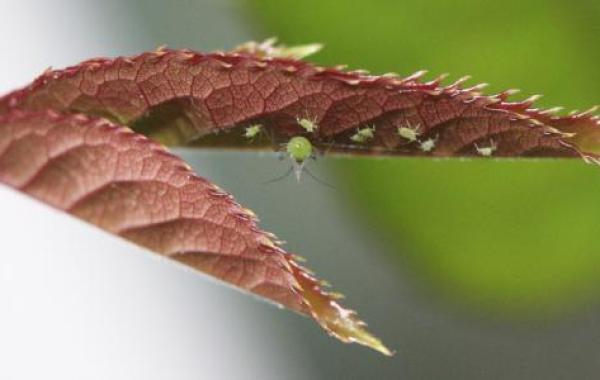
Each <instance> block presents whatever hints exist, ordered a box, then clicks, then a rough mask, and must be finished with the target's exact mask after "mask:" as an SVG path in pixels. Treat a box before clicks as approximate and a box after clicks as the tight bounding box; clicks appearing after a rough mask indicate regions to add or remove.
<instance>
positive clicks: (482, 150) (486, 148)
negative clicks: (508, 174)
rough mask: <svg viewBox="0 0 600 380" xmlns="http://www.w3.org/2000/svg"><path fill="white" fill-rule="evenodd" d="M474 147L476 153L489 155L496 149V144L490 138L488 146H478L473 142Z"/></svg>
mask: <svg viewBox="0 0 600 380" xmlns="http://www.w3.org/2000/svg"><path fill="white" fill-rule="evenodd" d="M475 149H477V153H478V154H480V155H481V156H484V157H489V156H491V155H492V154H493V153H494V152H495V151H496V149H498V145H496V142H495V141H494V140H490V145H489V146H482V147H479V146H477V144H475Z"/></svg>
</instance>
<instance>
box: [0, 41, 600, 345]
mask: <svg viewBox="0 0 600 380" xmlns="http://www.w3.org/2000/svg"><path fill="white" fill-rule="evenodd" d="M282 53H285V50H280V49H277V48H274V47H273V46H271V45H268V44H266V45H256V44H249V45H245V46H243V47H242V48H239V49H237V50H235V51H233V52H231V53H208V54H204V53H197V52H193V51H189V50H168V49H159V50H158V51H155V52H148V53H143V54H140V55H138V56H135V57H131V58H123V57H120V58H116V59H103V58H99V59H93V60H90V61H86V62H83V63H81V64H79V65H77V66H73V67H70V68H67V69H64V70H58V71H47V72H45V73H44V74H42V75H41V76H40V77H39V78H38V79H36V80H35V81H34V82H33V83H32V84H31V85H29V86H28V87H26V88H24V89H22V90H18V91H15V92H13V93H10V94H8V95H6V96H4V97H2V98H0V182H3V183H5V184H8V185H10V186H12V187H15V188H17V189H20V190H22V191H24V192H26V193H28V194H31V195H32V196H34V197H36V198H38V199H40V200H42V201H44V202H46V203H48V204H50V205H52V206H54V207H57V208H59V209H63V210H65V211H68V212H70V213H71V214H73V215H76V216H78V217H80V218H82V219H84V220H87V221H89V222H91V223H93V224H95V225H97V226H99V227H101V228H103V229H105V230H108V231H110V232H112V233H115V234H118V235H120V236H122V237H124V238H126V239H129V240H131V241H133V242H135V243H137V244H140V245H143V246H145V247H148V248H149V249H151V250H153V251H156V252H159V253H161V254H164V255H167V256H169V257H171V258H173V259H175V260H178V261H180V262H182V263H185V264H187V265H189V266H191V267H193V268H196V269H198V270H200V271H203V272H206V273H209V274H211V275H213V276H215V277H217V278H219V279H222V280H224V281H227V282H229V283H231V284H233V285H235V286H237V287H239V288H241V289H244V290H247V291H251V292H253V293H256V294H259V295H261V296H263V297H265V298H268V299H270V300H272V301H275V302H277V303H280V304H282V305H285V306H286V307H288V308H290V309H293V310H295V311H297V312H300V313H303V314H307V315H311V316H312V317H313V318H314V319H315V320H316V321H317V322H319V323H320V324H321V325H322V326H323V327H324V328H325V329H326V330H327V331H328V332H329V333H331V334H333V335H334V336H336V337H338V338H339V339H341V340H342V341H346V342H358V343H361V344H364V345H367V346H370V347H372V348H375V349H377V350H379V351H381V352H383V353H386V354H389V353H390V352H389V351H388V350H387V349H386V348H385V347H384V346H383V345H382V344H381V342H379V340H377V339H376V338H374V337H372V336H371V335H370V334H369V333H368V332H367V331H366V330H365V329H364V324H363V323H362V322H361V321H360V320H359V319H358V318H357V317H356V316H355V314H354V313H353V312H351V311H348V310H346V309H343V308H342V307H341V306H340V305H339V304H338V303H337V301H336V300H335V298H336V296H334V295H333V294H329V293H327V292H325V291H323V290H322V289H321V288H320V286H319V281H318V280H316V279H314V278H313V277H312V276H311V275H309V274H308V272H307V271H306V270H305V269H303V268H302V267H301V266H299V265H298V264H297V263H296V262H295V261H294V256H293V255H292V254H290V253H287V252H285V251H284V250H283V249H282V248H280V247H279V244H278V242H277V240H276V239H274V237H273V236H272V235H271V234H269V233H266V232H264V231H261V230H260V229H259V228H258V227H257V225H256V219H255V218H254V216H253V214H252V213H251V212H250V211H249V210H247V209H244V208H243V207H241V206H240V205H238V204H237V203H235V201H234V200H233V199H232V197H231V196H230V195H228V194H227V193H225V192H224V191H222V190H221V189H219V188H217V187H216V186H215V185H213V184H211V183H210V182H208V181H207V180H205V179H202V178H200V177H198V176H196V175H195V174H194V173H193V172H192V171H191V169H190V168H189V167H188V166H187V165H186V164H185V163H184V162H183V161H181V160H180V159H179V158H177V157H175V156H173V155H171V154H170V153H168V152H167V151H166V149H165V148H163V147H162V146H161V145H159V144H158V143H156V142H153V141H151V140H150V139H148V138H146V137H145V136H143V135H142V134H144V135H147V136H149V137H150V138H153V139H155V140H158V141H160V142H162V143H164V144H169V145H175V144H194V145H198V146H213V147H235V148H239V147H249V146H251V147H257V148H264V145H265V144H264V143H265V140H267V142H271V143H273V144H274V146H277V145H278V143H280V142H286V141H287V140H288V139H289V138H290V137H293V136H296V135H303V136H305V137H307V138H308V139H309V140H310V141H311V142H312V144H313V145H315V146H316V147H319V148H321V150H323V151H326V152H349V153H353V154H390V155H418V156H424V157H427V156H431V157H440V156H474V155H478V154H482V151H481V150H480V148H485V147H490V146H492V145H493V146H494V147H495V149H493V150H489V151H488V152H487V153H489V154H482V155H494V156H499V157H504V156H510V157H514V156H541V157H544V156H551V157H576V156H580V155H581V156H583V157H584V158H585V159H587V160H592V161H598V157H599V156H598V154H600V132H599V130H600V120H599V119H598V117H597V116H594V115H593V112H594V111H593V110H590V111H588V112H587V113H573V114H570V115H568V116H556V115H555V114H554V113H553V112H554V111H552V110H550V111H542V110H538V109H535V108H532V104H533V99H529V100H525V101H521V102H509V101H508V96H509V95H510V94H511V92H510V91H507V92H504V93H501V94H498V95H495V96H484V95H482V94H481V93H480V86H474V87H471V88H464V87H463V85H462V81H458V82H456V83H454V84H450V85H447V86H442V84H441V82H442V78H439V79H436V80H433V81H430V82H425V81H421V80H420V79H419V78H420V76H421V74H420V73H417V74H416V75H413V76H409V77H406V78H401V77H398V76H394V75H385V76H371V75H367V74H365V73H363V72H346V71H342V70H340V69H338V68H322V67H318V66H315V65H312V64H310V63H307V62H304V61H300V60H297V59H294V58H291V57H286V56H285V54H282ZM296 53H297V51H296ZM298 118H306V119H310V120H312V121H314V123H315V124H316V125H318V128H317V130H316V131H315V132H313V133H308V132H306V131H305V130H304V129H303V128H301V127H300V126H299V124H298V122H297V119H298ZM257 123H259V124H261V125H262V126H263V127H264V129H265V135H266V136H267V137H268V139H264V138H263V139H257V141H255V142H252V143H249V141H248V140H247V139H246V138H244V137H243V132H244V127H247V126H249V125H251V124H257ZM417 127H418V129H416V128H417ZM363 128H373V138H369V139H367V140H365V141H362V142H357V141H355V140H353V136H354V135H355V133H356V132H357V131H358V130H360V129H363ZM399 128H405V129H406V128H411V129H414V130H415V132H416V133H415V136H414V138H412V139H409V138H407V137H406V136H403V135H401V134H399V131H398V129H399ZM134 131H135V132H134ZM427 141H429V149H424V145H423V144H424V143H426V142H427Z"/></svg>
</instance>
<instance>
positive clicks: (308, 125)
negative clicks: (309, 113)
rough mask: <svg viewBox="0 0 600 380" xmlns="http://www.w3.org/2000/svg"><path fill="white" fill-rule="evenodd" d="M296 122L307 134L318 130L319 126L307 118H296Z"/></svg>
mask: <svg viewBox="0 0 600 380" xmlns="http://www.w3.org/2000/svg"><path fill="white" fill-rule="evenodd" d="M296 122H297V123H298V125H300V126H301V127H302V128H304V129H305V130H306V132H308V133H313V132H314V131H316V130H317V128H319V126H318V125H317V124H316V123H315V122H314V121H313V120H310V119H307V118H296Z"/></svg>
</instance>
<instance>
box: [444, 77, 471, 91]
mask: <svg viewBox="0 0 600 380" xmlns="http://www.w3.org/2000/svg"><path fill="white" fill-rule="evenodd" d="M471 78H472V76H471V75H465V76H463V77H460V78H458V79H457V80H456V81H455V82H454V83H452V84H450V85H449V86H448V88H452V89H456V88H459V87H460V86H462V85H463V84H464V83H465V82H467V81H468V80H470V79H471Z"/></svg>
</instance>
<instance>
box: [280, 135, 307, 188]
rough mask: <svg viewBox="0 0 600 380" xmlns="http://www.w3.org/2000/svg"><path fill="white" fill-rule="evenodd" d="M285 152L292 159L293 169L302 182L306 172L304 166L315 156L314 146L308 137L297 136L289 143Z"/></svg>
mask: <svg viewBox="0 0 600 380" xmlns="http://www.w3.org/2000/svg"><path fill="white" fill-rule="evenodd" d="M285 150H286V152H287V153H288V154H289V155H290V158H291V159H292V163H293V167H292V168H293V170H294V173H295V175H296V179H297V180H298V182H300V177H301V176H302V172H303V171H304V164H305V163H306V160H308V159H309V158H311V157H312V155H313V146H312V144H311V142H310V141H309V140H308V139H307V138H306V137H303V136H295V137H292V138H291V139H290V141H288V143H287V144H286V146H285Z"/></svg>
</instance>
